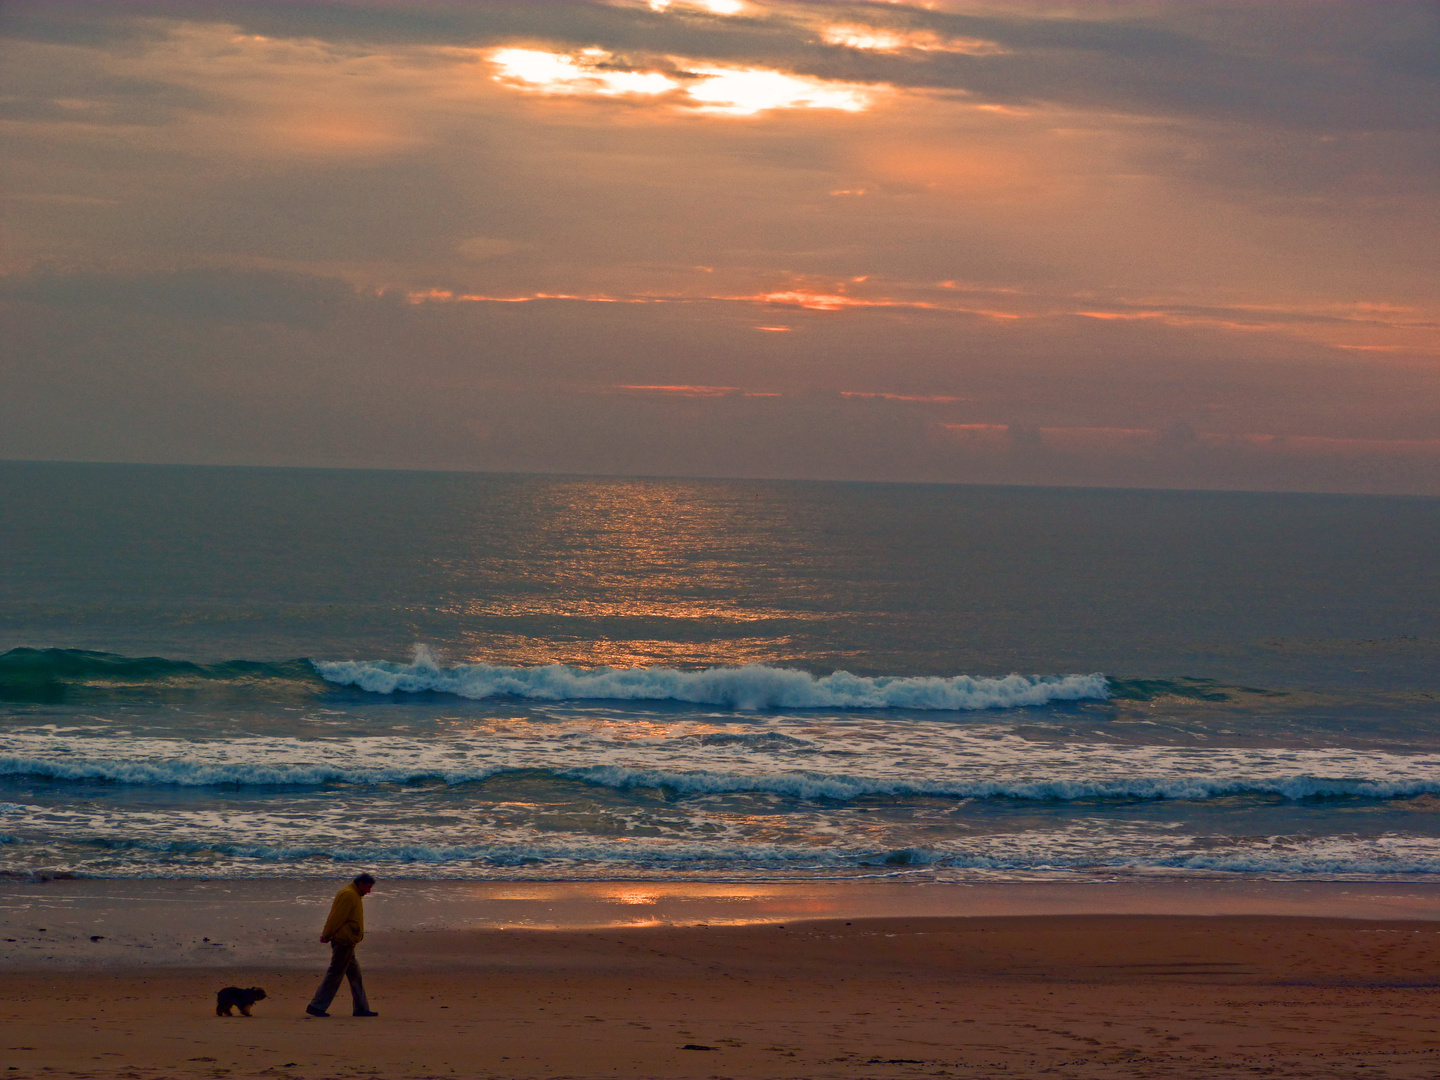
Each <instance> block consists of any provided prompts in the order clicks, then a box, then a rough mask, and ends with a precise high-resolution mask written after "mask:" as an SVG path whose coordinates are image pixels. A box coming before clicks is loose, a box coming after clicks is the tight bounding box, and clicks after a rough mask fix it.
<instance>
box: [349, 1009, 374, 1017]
mask: <svg viewBox="0 0 1440 1080" xmlns="http://www.w3.org/2000/svg"><path fill="white" fill-rule="evenodd" d="M355 1015H356V1016H379V1015H380V1014H379V1013H377V1012H371V1011H370V1010H369V1009H356V1010H355Z"/></svg>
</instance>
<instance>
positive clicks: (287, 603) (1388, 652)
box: [0, 462, 1440, 882]
mask: <svg viewBox="0 0 1440 1080" xmlns="http://www.w3.org/2000/svg"><path fill="white" fill-rule="evenodd" d="M1437 551H1440V500H1436V499H1421V498H1388V497H1383V498H1382V497H1368V496H1335V495H1302V494H1255V493H1216V492H1161V491H1120V490H1084V489H1041V488H1003V487H965V486H942V485H904V484H855V483H818V482H816V483H801V482H769V481H735V480H672V479H612V478H594V477H572V476H520V475H492V474H471V473H423V472H378V471H376V472H367V471H344V470H303V469H244V468H205V467H178V466H177V467H155V466H127V465H86V464H44V463H20V462H0V873H3V874H4V875H6V876H9V877H12V878H16V879H22V880H34V879H41V878H46V877H55V876H65V875H73V876H80V877H98V878H174V879H234V878H267V877H270V878H274V877H323V878H335V877H343V876H349V875H351V874H353V873H356V872H358V871H359V870H361V869H368V870H371V871H373V872H374V873H376V874H378V875H382V876H384V877H386V878H391V879H393V878H414V879H426V880H485V881H522V880H523V881H625V880H677V881H697V882H703V881H709V882H730V881H740V882H752V881H767V882H805V881H817V880H825V881H863V880H880V881H887V882H894V881H905V880H914V881H947V882H978V881H986V882H1005V881H1058V880H1063V881H1114V880H1117V879H1125V878H1135V877H1137V876H1144V877H1147V878H1155V877H1170V878H1194V877H1205V878H1224V879H1230V880H1236V879H1240V880H1243V879H1258V878H1265V879H1301V880H1332V881H1333V880H1385V881H1407V880H1420V881H1434V880H1440V879H1437V877H1436V875H1437V874H1440V664H1437V661H1440V560H1437V558H1436V552H1437Z"/></svg>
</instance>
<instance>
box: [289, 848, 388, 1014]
mask: <svg viewBox="0 0 1440 1080" xmlns="http://www.w3.org/2000/svg"><path fill="white" fill-rule="evenodd" d="M374 887H375V879H374V878H373V877H371V876H370V875H369V874H361V875H360V876H359V877H357V878H356V879H355V880H354V881H352V882H351V883H350V884H349V885H346V886H345V887H344V888H343V889H341V890H340V891H339V892H338V893H336V894H335V903H333V904H331V905H330V917H329V918H328V919H326V920H325V929H324V930H323V931H321V933H320V940H321V942H322V943H323V942H326V941H328V942H329V943H330V968H329V970H327V971H326V972H325V978H324V979H322V980H321V981H320V989H319V990H316V991H315V999H314V1000H313V1001H311V1002H310V1004H309V1005H306V1006H305V1011H306V1012H307V1013H309V1014H310V1015H311V1016H329V1015H330V1014H329V1013H328V1012H326V1011H325V1010H326V1009H328V1008H329V1007H330V1002H331V1001H333V1000H334V998H335V992H336V991H337V990H339V989H340V979H341V978H342V977H343V978H346V979H349V980H350V996H351V997H352V998H353V999H354V1001H355V1015H356V1016H379V1015H380V1014H379V1013H377V1012H371V1011H370V1003H369V1002H368V1001H366V1000H365V985H364V983H362V982H361V981H360V964H359V963H358V962H357V961H356V959H355V946H356V945H359V944H360V942H361V941H362V940H363V939H364V937H365V904H364V903H363V900H362V898H363V897H364V896H365V895H366V894H367V893H369V892H370V890H371V889H373V888H374Z"/></svg>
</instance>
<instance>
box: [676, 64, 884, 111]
mask: <svg viewBox="0 0 1440 1080" xmlns="http://www.w3.org/2000/svg"><path fill="white" fill-rule="evenodd" d="M695 74H696V75H697V76H699V78H698V79H697V80H696V81H695V82H694V83H692V84H691V85H690V86H689V87H688V88H687V94H688V96H689V97H690V99H691V100H692V101H693V102H695V103H696V106H697V108H698V109H699V110H700V111H701V112H710V113H723V114H725V115H727V116H753V115H755V114H756V113H760V112H765V111H767V110H769V109H839V110H840V111H842V112H863V111H865V110H866V109H868V108H869V107H870V105H871V102H872V101H873V100H874V96H875V90H874V88H873V87H869V86H861V85H859V84H857V83H840V82H827V81H825V80H824V79H816V78H811V77H810V76H807V75H787V74H785V73H784V72H781V71H768V70H766V69H764V68H724V67H711V68H698V69H696V71H695Z"/></svg>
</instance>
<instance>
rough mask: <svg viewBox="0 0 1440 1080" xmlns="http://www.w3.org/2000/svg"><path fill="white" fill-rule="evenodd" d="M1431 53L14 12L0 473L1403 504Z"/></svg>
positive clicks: (1148, 8) (1428, 436) (422, 3)
mask: <svg viewBox="0 0 1440 1080" xmlns="http://www.w3.org/2000/svg"><path fill="white" fill-rule="evenodd" d="M737 2H738V0H737ZM1239 10H1243V11H1244V13H1245V17H1244V18H1243V19H1240V18H1237V17H1236V12H1237V11H1239ZM1436 41H1437V33H1436V20H1435V17H1434V7H1433V5H1425V4H1401V5H1393V4H1388V3H1384V2H1380V3H1372V4H1365V5H1360V4H1338V5H1332V4H1328V3H1323V2H1322V3H1316V4H1313V5H1306V6H1304V7H1303V11H1302V9H1301V8H1297V7H1295V6H1294V5H1283V4H1251V5H1245V6H1244V7H1243V9H1237V8H1235V7H1233V6H1230V5H1226V4H1214V5H1212V4H1191V3H1183V2H1164V0H1160V2H1149V0H1145V2H1140V0H1136V2H1133V3H1132V2H1129V0H1117V2H1114V3H1107V4H1104V5H1099V4H1095V5H1075V4H1063V3H1036V4H1023V5H1021V4H1001V5H993V4H986V3H968V2H967V3H946V4H935V5H922V4H912V3H887V4H878V3H861V2H855V3H849V2H844V0H836V2H830V3H803V2H788V0H767V2H760V0H755V2H752V3H744V4H743V5H741V6H736V5H732V4H724V5H719V6H717V5H716V4H709V3H701V2H698V0H697V2H693V3H682V2H678V0H677V2H675V3H670V4H658V5H657V4H652V3H649V2H648V0H635V2H618V3H601V2H582V0H555V2H553V3H550V2H547V3H532V2H513V3H512V2H495V3H485V4H455V3H448V2H440V0H416V2H414V3H392V2H388V0H336V2H333V3H326V4H311V3H299V2H295V0H273V2H266V3H248V2H245V3H242V2H234V0H215V2H214V3H207V4H204V5H196V4H192V3H181V2H179V0H133V2H128V3H124V4H119V3H113V2H105V3H92V2H90V0H64V2H59V3H48V2H47V3H38V2H34V0H12V2H11V3H8V4H6V5H4V6H3V7H0V130H3V132H4V134H5V138H6V144H7V153H6V155H4V157H3V160H0V188H3V192H4V206H5V211H6V225H7V233H8V235H7V245H6V249H5V252H4V254H3V256H0V258H3V261H0V275H3V277H0V303H3V304H4V305H5V308H6V315H7V319H8V320H9V321H8V322H7V328H8V327H9V326H11V325H13V326H14V327H15V333H14V334H13V335H12V336H11V337H10V338H7V351H8V353H9V356H8V358H7V363H8V364H9V365H10V366H9V368H8V369H7V378H8V380H9V382H7V398H8V400H7V402H6V404H5V406H4V408H5V409H6V410H7V411H6V414H5V415H6V417H7V419H6V421H5V423H6V425H7V426H6V428H5V430H4V435H3V439H4V445H3V447H0V453H6V454H11V455H20V456H37V455H38V456H68V455H73V454H82V455H101V456H103V455H104V454H114V455H119V456H124V457H131V458H135V457H141V458H144V457H146V455H149V456H150V457H151V458H153V459H155V460H195V459H197V458H196V455H200V456H202V457H203V456H204V455H210V456H209V457H206V458H205V459H206V460H246V461H260V460H266V461H271V462H281V461H286V462H296V463H302V462H306V461H315V462H320V461H324V462H329V463H337V462H349V463H357V464H358V463H372V464H386V463H394V464H400V463H408V464H417V465H420V464H431V465H454V466H458V467H466V468H512V467H513V468H558V469H576V468H583V469H597V470H602V471H627V470H638V471H650V472H654V471H676V470H679V471H685V470H689V471H694V472H702V473H708V474H715V473H727V472H740V473H744V474H747V475H767V474H770V475H775V474H785V475H816V476H819V475H825V476H846V475H850V476H856V477H859V476H866V477H870V478H881V477H889V478H907V479H989V480H1001V481H1004V482H1046V483H1050V482H1065V483H1089V482H1096V483H1099V482H1112V481H1113V482H1117V483H1142V482H1145V483H1151V482H1153V483H1175V484H1186V485H1195V484H1203V483H1216V484H1223V485H1241V486H1246V485H1248V486H1257V485H1258V486H1264V485H1267V484H1268V485H1272V486H1285V485H1287V484H1294V485H1300V486H1310V487H1315V486H1320V487H1323V486H1325V485H1327V484H1328V485H1330V486H1332V487H1333V486H1337V485H1338V486H1340V487H1344V486H1345V485H1351V486H1354V485H1361V486H1363V485H1365V484H1370V483H1373V484H1375V485H1378V487H1377V490H1378V489H1380V488H1383V489H1384V490H1430V488H1429V487H1427V486H1426V485H1427V484H1428V485H1431V486H1432V487H1433V481H1432V480H1427V479H1424V478H1423V477H1422V475H1421V474H1422V473H1423V472H1424V469H1425V468H1430V467H1431V466H1433V461H1432V460H1431V459H1430V458H1429V457H1428V456H1427V455H1428V454H1429V451H1428V449H1426V447H1428V446H1429V445H1430V442H1431V441H1432V440H1434V439H1435V438H1437V437H1440V432H1437V431H1436V427H1435V425H1436V422H1437V416H1436V413H1435V410H1434V406H1433V402H1434V401H1435V400H1436V396H1437V387H1436V382H1435V380H1436V378H1437V368H1436V363H1437V357H1440V306H1437V301H1436V298H1435V293H1434V287H1433V281H1434V252H1435V250H1436V249H1437V244H1440V195H1437V192H1440V183H1437V180H1440V150H1437V147H1440V138H1436V137H1435V136H1436V134H1437V132H1436V127H1437V126H1440V125H1437V111H1436V110H1437V104H1436V103H1437V101H1440V94H1437V93H1436V90H1437V76H1436V72H1435V70H1434V65H1433V63H1431V62H1430V58H1432V57H1433V55H1434V49H1435V45H1436ZM497 76H498V77H497ZM12 340H13V342H14V344H13V345H12V344H11V342H12ZM427 432H429V433H430V434H429V435H428V436H427ZM67 447H69V449H68V450H67V449H66V448H67ZM107 448H108V449H107ZM1327 462H1328V465H1327V464H1326V463H1327ZM1384 463H1389V464H1384ZM1327 468H1329V469H1330V470H1331V472H1330V473H1328V474H1327V473H1326V472H1325V469H1327ZM847 470H848V471H847ZM1247 470H1248V471H1247ZM1387 470H1389V471H1387ZM1432 472H1433V469H1432ZM1327 476H1329V477H1330V479H1326V477H1327Z"/></svg>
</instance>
